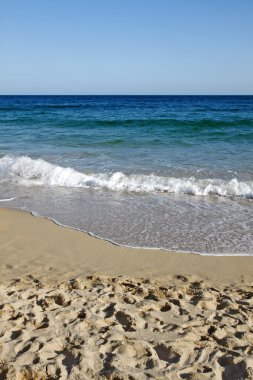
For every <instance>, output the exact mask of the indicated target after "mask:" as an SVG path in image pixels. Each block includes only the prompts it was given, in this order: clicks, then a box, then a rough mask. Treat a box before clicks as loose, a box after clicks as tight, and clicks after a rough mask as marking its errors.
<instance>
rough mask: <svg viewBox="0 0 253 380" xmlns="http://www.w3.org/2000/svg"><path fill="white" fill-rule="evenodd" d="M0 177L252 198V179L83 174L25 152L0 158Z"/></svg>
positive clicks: (38, 182)
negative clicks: (226, 179) (25, 154)
mask: <svg viewBox="0 0 253 380" xmlns="http://www.w3.org/2000/svg"><path fill="white" fill-rule="evenodd" d="M0 180H1V181H3V180H4V181H5V180H8V181H9V180H12V181H14V182H17V183H19V184H22V185H26V186H29V185H41V186H43V185H44V186H62V187H77V188H94V189H109V190H113V191H129V192H148V193H151V192H152V193H153V192H162V193H173V194H190V195H198V196H209V195H218V196H224V197H242V198H247V199H253V181H247V182H246V181H245V182H242V181H238V180H237V179H236V178H233V179H231V180H229V181H225V180H222V179H209V178H207V179H197V178H194V177H190V178H174V177H165V176H163V177H162V176H157V175H154V174H150V175H145V174H130V175H126V174H124V173H121V172H116V173H113V174H108V173H94V174H85V173H81V172H78V171H76V170H75V169H72V168H65V167H61V166H57V165H54V164H51V163H49V162H47V161H45V160H43V159H31V158H30V157H27V156H20V157H12V156H4V157H2V158H0Z"/></svg>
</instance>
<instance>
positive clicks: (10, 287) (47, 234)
mask: <svg viewBox="0 0 253 380" xmlns="http://www.w3.org/2000/svg"><path fill="white" fill-rule="evenodd" d="M105 223H106V221H105ZM0 254H1V262H0V271H1V272H0V273H1V277H0V298H1V301H0V379H150V378H153V379H222V380H223V379H229V380H231V379H238V380H239V379H253V327H252V326H253V312H252V310H253V266H252V264H253V257H239V256H237V257H236V256H234V257H224V256H223V257H214V256H200V255H194V254H179V253H173V252H166V251H159V250H146V249H133V248H126V247H119V246H116V245H113V244H111V243H109V242H106V241H103V240H100V239H97V238H94V237H91V236H89V235H87V234H85V233H82V232H79V231H75V230H72V229H69V228H66V227H61V226H58V225H56V224H55V223H54V222H52V221H50V220H47V219H44V218H38V217H34V216H32V215H31V214H29V213H27V212H23V211H17V210H11V209H3V208H2V209H0Z"/></svg>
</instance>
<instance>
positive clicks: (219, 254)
mask: <svg viewBox="0 0 253 380" xmlns="http://www.w3.org/2000/svg"><path fill="white" fill-rule="evenodd" d="M9 200H11V199H9ZM9 200H8V201H9ZM5 201H7V200H5ZM0 209H5V210H17V211H21V212H24V213H28V214H30V215H32V216H33V217H35V218H42V219H46V220H49V221H51V222H53V223H54V224H56V225H57V226H60V227H63V228H69V229H71V230H74V231H78V232H82V233H84V234H86V235H88V236H90V237H93V238H95V239H98V240H102V241H105V242H108V243H110V244H112V245H115V246H117V247H125V248H130V249H141V250H153V251H162V252H166V253H168V254H169V253H178V254H183V255H189V254H191V255H199V256H218V257H224V256H225V257H233V256H236V257H238V256H240V257H248V256H250V257H251V256H252V254H250V253H240V252H238V253H237V254H231V253H215V254H211V253H204V252H193V251H179V250H170V249H166V248H159V247H139V246H131V245H125V244H118V243H116V242H115V241H113V240H110V239H106V238H102V237H100V236H97V235H95V234H93V233H92V232H88V231H85V230H82V229H79V228H77V227H72V226H68V225H66V224H62V223H60V222H58V221H57V220H56V219H54V218H49V217H48V216H46V215H41V214H39V213H37V212H36V211H32V210H26V209H23V208H18V207H2V206H0Z"/></svg>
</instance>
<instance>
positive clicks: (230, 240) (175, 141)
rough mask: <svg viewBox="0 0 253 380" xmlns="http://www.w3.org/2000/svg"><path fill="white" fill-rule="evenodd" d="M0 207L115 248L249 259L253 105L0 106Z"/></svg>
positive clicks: (190, 101)
mask: <svg viewBox="0 0 253 380" xmlns="http://www.w3.org/2000/svg"><path fill="white" fill-rule="evenodd" d="M0 206H1V207H11V208H18V209H22V210H28V211H31V212H33V213H34V214H35V215H40V216H45V217H48V218H50V219H52V220H54V221H56V222H57V223H59V224H62V225H66V226H70V227H73V228H76V229H79V230H82V231H86V232H88V233H90V234H92V235H95V236H97V237H99V238H103V239H106V240H110V241H112V242H114V243H116V244H120V245H127V246H133V247H150V248H162V249H165V250H174V251H178V252H179V253H182V252H192V253H200V254H209V255H252V254H253V96H0Z"/></svg>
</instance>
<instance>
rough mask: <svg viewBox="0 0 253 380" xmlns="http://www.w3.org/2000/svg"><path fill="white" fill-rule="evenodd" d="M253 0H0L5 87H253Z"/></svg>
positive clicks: (43, 90) (157, 90) (31, 90)
mask: <svg viewBox="0 0 253 380" xmlns="http://www.w3.org/2000/svg"><path fill="white" fill-rule="evenodd" d="M252 20H253V0H43V1H40V0H0V94H70V95H71V94H84V95H89V94H91V95H96V94H97V95H102V94H110V95H113V94H116V95H117V94H154V95H155V94H164V95H165V94H177V95H178V94H253V21H252Z"/></svg>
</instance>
